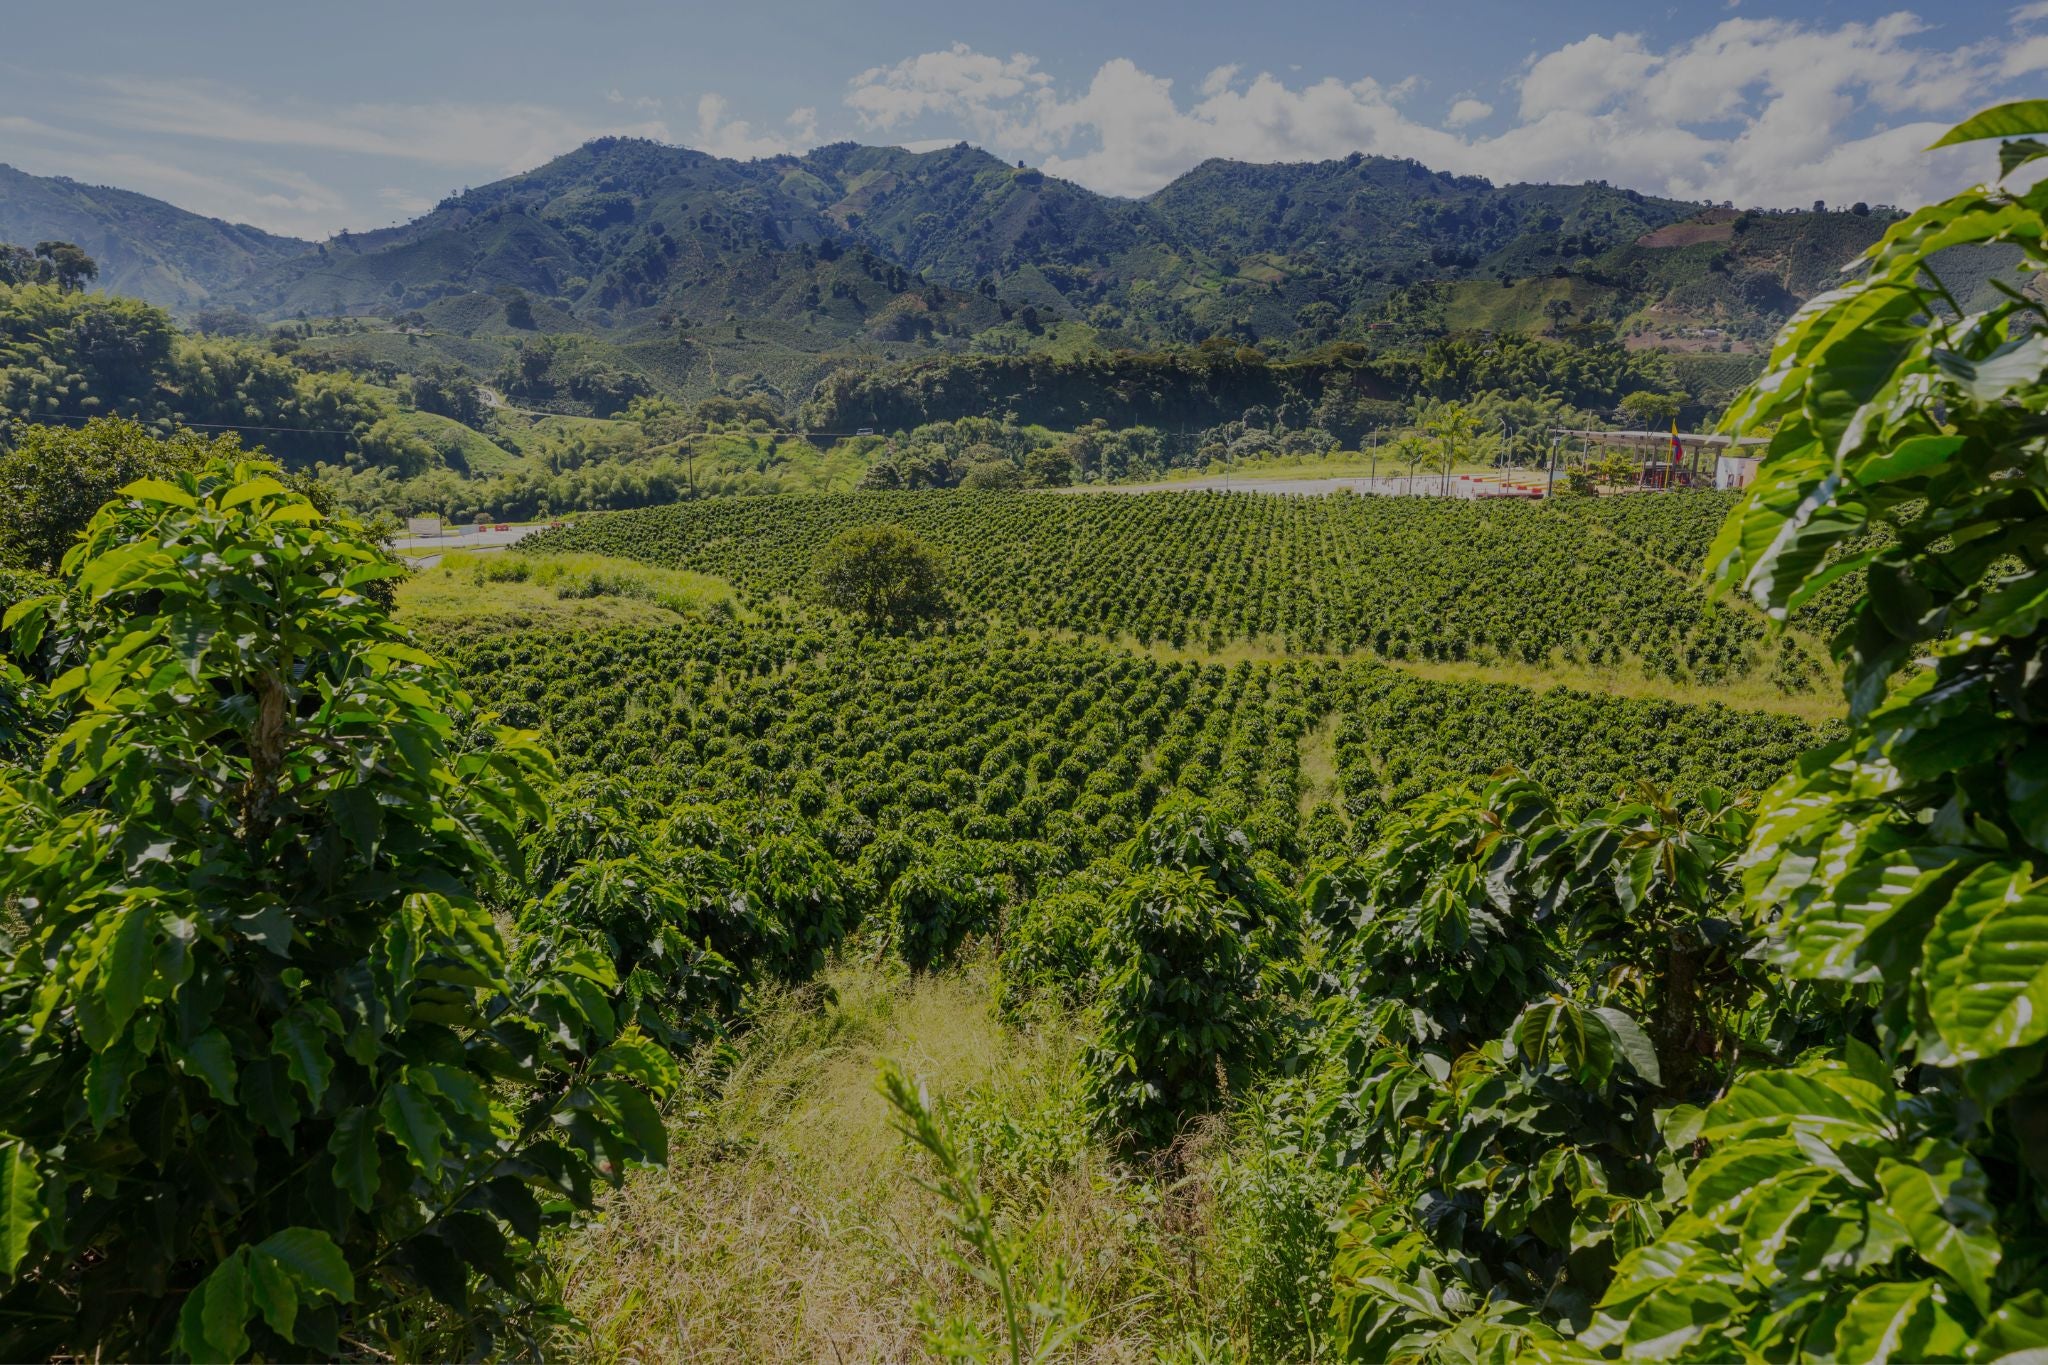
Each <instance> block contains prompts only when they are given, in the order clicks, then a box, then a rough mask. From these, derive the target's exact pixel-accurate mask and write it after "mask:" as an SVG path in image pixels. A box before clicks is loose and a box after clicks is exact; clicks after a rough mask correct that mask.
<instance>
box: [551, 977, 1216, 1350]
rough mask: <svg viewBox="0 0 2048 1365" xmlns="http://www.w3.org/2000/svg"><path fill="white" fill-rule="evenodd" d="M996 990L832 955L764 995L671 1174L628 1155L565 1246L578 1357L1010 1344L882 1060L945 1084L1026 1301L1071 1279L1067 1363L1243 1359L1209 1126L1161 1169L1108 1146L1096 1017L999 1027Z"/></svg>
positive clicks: (994, 1297) (688, 1124)
mask: <svg viewBox="0 0 2048 1365" xmlns="http://www.w3.org/2000/svg"><path fill="white" fill-rule="evenodd" d="M997 994H998V982H997V977H996V972H995V970H994V965H993V962H992V961H991V960H990V959H989V958H987V957H986V956H981V955H977V956H973V957H971V958H970V959H969V960H968V961H967V962H966V963H964V964H963V965H962V966H960V967H959V968H956V969H954V970H950V971H947V972H945V973H940V974H933V975H918V976H915V977H912V976H909V975H907V974H905V973H903V972H901V971H900V970H896V969H892V968H887V967H882V966H877V965H873V964H865V963H854V962H842V963H839V964H837V965H835V966H833V967H831V968H829V969H828V970H827V972H826V973H825V975H824V976H823V977H822V978H821V979H820V980H819V981H818V982H817V983H815V984H814V985H812V986H809V987H805V988H801V989H795V990H790V991H787V992H784V993H782V994H779V995H777V996H775V997H773V998H771V999H769V1000H767V1001H766V1002H764V1004H763V1006H762V1007H761V1009H760V1010H759V1012H758V1013H757V1015H756V1017H755V1018H754V1020H753V1022H752V1026H751V1028H750V1029H749V1030H748V1031H747V1032H746V1033H745V1034H744V1035H743V1037H742V1040H741V1042H740V1044H739V1045H738V1048H737V1050H736V1051H735V1052H732V1053H729V1054H727V1055H726V1056H725V1058H724V1062H725V1064H726V1065H725V1066H724V1069H722V1070H719V1071H716V1072H707V1073H706V1074H705V1075H704V1076H703V1077H702V1078H701V1079H700V1082H699V1085H698V1087H697V1090H696V1093H695V1094H694V1096H693V1097H692V1098H691V1099H689V1100H688V1101H686V1102H685V1103H683V1104H682V1105H681V1106H680V1107H679V1108H678V1110H677V1111H676V1112H675V1113H674V1115H673V1116H672V1136H671V1143H672V1149H671V1158H670V1164H669V1166H668V1168H667V1169H666V1170H660V1171H642V1172H636V1173H635V1175H634V1176H633V1178H632V1179H631V1180H629V1181H628V1182H627V1183H626V1186H625V1188H624V1189H623V1190H621V1191H620V1192H619V1194H618V1195H617V1196H615V1197H614V1198H613V1199H612V1200H611V1202H610V1203H609V1204H608V1205H607V1206H606V1208H605V1209H604V1212H603V1215H602V1217H601V1218H600V1219H599V1220H598V1221H597V1222H596V1223H595V1224H594V1225H593V1226H591V1227H589V1228H587V1229H584V1230H583V1231H581V1232H579V1233H577V1234H575V1235H574V1236H572V1237H569V1238H566V1239H564V1240H563V1241H562V1243H561V1244H560V1246H559V1249H558V1258H557V1263H558V1265H559V1267H560V1270H561V1273H562V1275H563V1277H564V1281H565V1283H566V1285H567V1291H568V1296H569V1303H570V1305H571V1307H572V1308H573V1309H574V1310H575V1311H576V1312H577V1313H578V1314H579V1315H580V1316H581V1317H582V1318H583V1319H584V1321H585V1322H586V1323H588V1324H589V1328H590V1332H591V1337H590V1340H589V1341H588V1342H587V1343H579V1347H578V1350H579V1354H581V1353H587V1354H590V1355H592V1356H594V1357H596V1358H598V1359H602V1360H627V1359H632V1360H690V1361H693V1362H696V1361H701V1362H740V1361H748V1362H753V1361H819V1360H824V1361H847V1362H853V1361H898V1360H927V1359H936V1358H945V1357H946V1356H947V1355H948V1354H950V1352H947V1351H944V1350H942V1349H941V1347H943V1346H944V1345H945V1344H947V1343H952V1345H953V1346H954V1348H955V1349H957V1350H960V1351H963V1352H968V1353H970V1354H971V1351H970V1349H969V1348H970V1347H971V1346H972V1343H974V1342H976V1341H981V1342H986V1343H988V1344H990V1345H991V1346H993V1347H994V1348H995V1350H996V1354H997V1358H1002V1357H1003V1356H1005V1355H1006V1354H1007V1351H1006V1349H1005V1347H1003V1346H1001V1345H998V1344H997V1343H1003V1342H1006V1341H1007V1329H1006V1325H1005V1311H1004V1299H1003V1296H1002V1294H1001V1293H1000V1292H999V1291H998V1290H997V1289H995V1288H993V1287H992V1286H991V1285H990V1284H989V1283H987V1282H986V1277H985V1276H982V1275H977V1273H976V1270H977V1268H981V1269H985V1268H986V1266H987V1264H988V1263H987V1262H986V1261H985V1260H982V1259H980V1257H979V1256H976V1255H970V1256H965V1257H963V1256H961V1255H958V1254H956V1253H957V1250H958V1246H959V1244H958V1241H957V1236H958V1226H957V1223H956V1222H955V1221H954V1217H955V1215H956V1214H957V1209H956V1207H955V1205H954V1204H952V1203H949V1202H948V1201H947V1199H945V1198H944V1197H942V1195H941V1194H940V1193H938V1192H936V1191H935V1190H934V1189H933V1187H932V1186H933V1184H935V1183H940V1182H937V1181H934V1175H935V1170H934V1167H933V1165H932V1160H933V1157H932V1154H931V1152H930V1151H929V1150H928V1149H927V1148H925V1147H921V1146H918V1145H916V1144H914V1143H912V1142H911V1141H909V1140H907V1139H906V1138H905V1137H904V1135H903V1134H902V1132H901V1131H899V1128H898V1122H899V1121H900V1120H901V1118H902V1115H901V1114H900V1113H899V1112H898V1111H897V1109H896V1108H895V1107H894V1106H892V1104H891V1103H890V1101H889V1099H888V1098H887V1097H886V1096H885V1095H884V1094H883V1093H881V1092H880V1091H879V1090H878V1089H877V1086H876V1076H877V1074H878V1068H879V1066H880V1065H881V1064H882V1063H883V1062H884V1061H887V1062H890V1063H893V1064H894V1065H895V1066H897V1067H898V1068H900V1071H901V1074H903V1075H904V1076H906V1077H909V1078H912V1083H913V1084H914V1085H920V1086H922V1087H923V1089H924V1091H925V1093H926V1094H928V1095H930V1096H934V1097H937V1096H943V1097H945V1100H946V1104H945V1127H944V1130H943V1131H944V1140H945V1142H946V1143H947V1144H948V1145H949V1151H950V1152H951V1153H952V1155H953V1158H954V1159H956V1160H957V1161H958V1162H960V1163H962V1165H961V1169H967V1168H971V1169H972V1171H973V1177H974V1182H975V1188H976V1190H977V1191H978V1197H980V1198H982V1199H985V1201H986V1207H987V1216H988V1220H989V1221H988V1224H987V1227H986V1229H985V1235H986V1236H989V1237H995V1238H999V1239H1000V1240H1001V1243H1002V1245H1003V1247H1004V1249H1005V1255H1006V1256H1009V1257H1012V1258H1014V1259H1013V1261H1011V1262H1010V1264H1013V1265H1015V1266H1016V1267H1017V1268H1018V1269H1019V1272H1020V1273H1021V1274H1022V1275H1023V1276H1025V1278H1026V1279H1027V1280H1028V1281H1029V1282H1030V1284H1031V1285H1033V1286H1035V1287H1036V1288H1035V1289H1034V1291H1033V1292H1034V1293H1040V1294H1043V1293H1044V1292H1046V1291H1044V1288H1043V1287H1044V1286H1046V1285H1056V1286H1057V1295H1058V1297H1059V1299H1060V1302H1061V1307H1060V1309H1059V1311H1060V1312H1061V1314H1062V1315H1063V1316H1065V1317H1066V1318H1068V1319H1069V1320H1070V1321H1072V1322H1073V1323H1074V1324H1076V1325H1077V1327H1076V1332H1077V1336H1078V1340H1077V1341H1076V1342H1075V1344H1073V1345H1072V1346H1071V1347H1069V1348H1068V1349H1067V1350H1065V1351H1064V1352H1062V1353H1061V1354H1060V1355H1059V1357H1058V1358H1060V1359H1062V1360H1076V1361H1101V1362H1111V1361H1116V1362H1122V1361H1151V1360H1154V1359H1155V1358H1159V1357H1160V1356H1161V1354H1162V1353H1165V1354H1166V1355H1167V1356H1168V1357H1170V1358H1176V1359H1180V1358H1188V1359H1194V1358H1202V1359H1212V1360H1220V1359H1230V1358H1232V1357H1231V1355H1230V1354H1229V1352H1228V1349H1227V1341H1228V1339H1229V1338H1230V1337H1231V1336H1233V1335H1236V1334H1237V1331H1238V1329H1236V1328H1234V1327H1233V1325H1232V1321H1231V1319H1232V1316H1233V1310H1232V1306H1231V1305H1230V1304H1229V1303H1227V1302H1225V1298H1226V1296H1225V1295H1224V1294H1222V1293H1221V1292H1220V1291H1221V1289H1222V1288H1223V1286H1222V1284H1221V1282H1220V1281H1217V1280H1216V1279H1215V1276H1214V1271H1213V1266H1214V1265H1215V1263H1216V1259H1217V1258H1216V1256H1215V1253H1214V1248H1213V1246H1212V1245H1211V1241H1212V1232H1211V1214H1212V1212H1213V1209H1214V1200H1213V1199H1212V1198H1211V1196H1210V1191H1209V1183H1210V1182H1209V1180H1208V1178H1207V1177H1206V1175H1204V1174H1203V1173H1202V1172H1203V1166H1202V1164H1201V1157H1200V1154H1201V1152H1202V1151H1203V1150H1205V1144H1204V1143H1203V1142H1199V1141H1198V1142H1195V1143H1194V1144H1192V1145H1191V1146H1190V1147H1189V1148H1188V1149H1187V1151H1186V1152H1184V1153H1183V1154H1182V1158H1183V1159H1180V1160H1176V1161H1175V1162H1173V1163H1172V1164H1170V1165H1161V1166H1159V1167H1152V1166H1144V1165H1133V1164H1128V1163H1126V1162H1123V1161H1121V1160H1119V1159H1117V1158H1116V1157H1115V1156H1114V1155H1113V1154H1112V1153H1111V1152H1110V1151H1109V1150H1108V1149H1107V1148H1106V1147H1105V1146H1104V1145H1103V1143H1102V1142H1101V1140H1100V1139H1099V1138H1098V1137H1097V1136H1096V1134H1095V1133H1094V1132H1093V1131H1092V1130H1091V1129H1090V1127H1089V1123H1088V1118H1087V1114H1086V1110H1085V1108H1084V1106H1083V1102H1082V1091H1081V1084H1080V1052H1081V1028H1082V1024H1081V1021H1080V1020H1078V1019H1077V1018H1075V1017H1074V1016H1071V1015H1068V1014H1064V1013H1060V1012H1048V1013H1045V1014H1042V1015H1040V1016H1039V1017H1037V1018H1036V1019H1035V1020H1034V1021H1033V1022H1032V1023H1030V1024H1029V1025H1028V1026H1019V1025H1016V1024H1013V1023H1010V1022H1006V1021H1005V1020H1004V1019H1003V1018H1002V1016H1001V1015H1000V1014H999V1013H998V1011H997V1009H996V1004H995V1002H996V997H997ZM1209 1145H1213V1144H1209ZM1219 1154H1220V1153H1219ZM1026 1297H1030V1295H1027V1296H1026ZM1011 1307H1012V1309H1013V1310H1014V1309H1015V1307H1016V1301H1015V1300H1014V1297H1013V1301H1012V1303H1011ZM1236 1316H1237V1317H1239V1318H1241V1317H1242V1314H1241V1312H1240V1313H1237V1314H1236ZM1217 1342H1225V1343H1226V1346H1225V1348H1224V1351H1223V1353H1222V1354H1218V1353H1217V1348H1216V1343H1217ZM1238 1358H1240V1359H1243V1358H1249V1357H1244V1356H1239V1357H1238Z"/></svg>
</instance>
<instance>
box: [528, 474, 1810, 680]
mask: <svg viewBox="0 0 2048 1365" xmlns="http://www.w3.org/2000/svg"><path fill="white" fill-rule="evenodd" d="M1730 506H1732V503H1731V501H1730V498H1729V495H1725V494H1717V493H1687V494H1672V495H1669V496H1657V497H1651V496H1642V497H1625V498H1609V499H1600V500H1595V499H1574V500H1568V501H1560V502H1558V503H1556V504H1541V505H1535V504H1524V503H1520V502H1507V501H1494V502H1484V503H1481V502H1460V501H1454V500H1436V499H1430V500H1421V499H1412V498H1361V497H1355V496H1348V495H1339V496H1333V497H1328V498H1293V497H1272V496H1265V495H1258V496H1253V495H1250V494H1231V493H1154V494H1139V495H1122V494H1117V495H1107V494H1104V495H1093V494H1091V495H1081V496H1077V495H1061V494H1037V493H1021V494H1020V493H976V494H954V493H863V494H849V495H843V496H835V497H816V498H777V499H773V500H748V499H716V500H710V501H705V502H697V503H686V504H682V505H679V506H675V507H664V508H652V509H645V510H641V511H634V512H623V513H617V514H612V515H605V516H593V517H587V518H583V519H581V520H580V521H579V522H578V523H577V524H576V525H575V526H573V527H569V528H564V529H561V530H556V531H551V532H546V533H543V534H541V535H538V536H535V537H533V538H532V539H530V540H529V541H527V542H525V544H524V548H526V549H528V550H530V551H533V552H540V553H545V552H546V551H548V550H549V549H554V548H561V549H575V550H588V551H598V552H601V553H605V554H612V555H624V556H632V557H637V558H641V559H647V560H650V561H653V562H657V563H662V564H672V565H681V566H685V567H688V568H691V569H698V570H702V571H704V572H708V573H713V574H717V575H720V576H722V577H726V578H729V579H731V580H732V581H733V582H734V583H735V584H736V585H737V586H739V587H740V588H741V589H742V590H743V591H745V592H747V593H749V594H751V595H753V596H754V597H756V598H757V599H760V598H768V597H773V596H776V595H779V594H799V593H801V592H803V591H804V590H805V588H806V586H807V582H808V574H809V572H810V567H811V563H812V559H813V556H814V555H815V554H816V553H817V551H818V550H819V549H821V548H822V547H823V546H824V545H826V544H827V543H828V542H829V541H830V540H831V539H832V537H833V536H835V535H837V534H839V533H840V532H842V531H844V530H846V529H847V528H849V527H854V526H864V525H871V524H877V523H894V524H899V525H901V526H903V527H905V528H907V529H908V530H910V531H911V532H913V533H914V534H916V535H917V536H919V537H920V538H922V539H923V540H925V541H927V542H928V543H930V544H932V545H933V546H936V547H937V548H939V549H940V550H941V551H943V552H945V554H946V555H947V558H948V575H949V581H950V583H951V585H952V587H953V590H954V592H955V594H956V596H957V597H958V599H959V600H960V602H961V603H962V605H964V606H965V607H966V608H968V609H970V610H972V611H976V612H987V613H991V614H994V615H996V616H999V617H1001V618H1002V619H1004V620H1006V621H1008V622H1010V623H1012V624H1016V625H1020V626H1026V627H1034V626H1036V627H1053V628H1059V629H1066V630H1075V631H1085V632H1091V633H1101V634H1110V635H1123V636H1130V637H1134V638H1136V639H1137V640H1139V641H1140V642H1143V643H1151V642H1154V641H1157V642H1162V643H1166V644H1170V645H1174V646H1188V645H1203V644H1206V645H1210V646H1220V645H1222V644H1223V643H1224V642H1226V641H1230V640H1239V639H1247V638H1253V639H1260V640H1266V641H1271V642H1274V643H1277V644H1279V645H1281V646H1284V647H1285V648H1287V649H1290V650H1295V651H1306V652H1333V653H1349V652H1367V653H1371V654H1376V655H1380V656H1382V657H1386V658H1392V659H1425V660H1467V659H1470V660H1479V661H1489V660H1494V661H1510V662H1518V663H1525V664H1542V663H1547V662H1552V661H1563V662H1567V663H1574V664H1581V665H1592V666H1614V667H1621V666H1626V667H1629V668H1632V669H1640V670H1641V671H1642V672H1643V673H1644V674H1647V675H1649V676H1653V677H1659V678H1666V679H1674V680H1675V679H1691V680H1693V681H1697V682H1702V683H1715V682H1720V681H1723V680H1726V679H1729V678H1735V677H1742V676H1747V675H1749V674H1751V673H1754V672H1757V671H1759V670H1760V669H1762V668H1765V667H1766V666H1767V663H1766V656H1767V655H1768V656H1771V657H1772V658H1773V659H1775V657H1776V656H1777V655H1779V654H1783V653H1786V652H1794V653H1798V654H1799V655H1800V656H1801V660H1802V662H1799V663H1797V664H1795V666H1793V667H1791V668H1789V669H1781V670H1778V676H1780V677H1782V678H1784V679H1786V680H1787V686H1789V687H1793V688H1804V687H1806V686H1808V685H1809V684H1810V683H1811V681H1812V680H1813V679H1814V678H1815V677H1816V676H1817V673H1816V670H1815V669H1814V668H1813V667H1812V665H1811V663H1810V661H1807V660H1806V655H1805V651H1804V647H1803V646H1801V645H1800V644H1799V643H1798V642H1797V640H1796V639H1793V638H1787V639H1786V640H1784V641H1781V642H1779V643H1778V644H1776V645H1773V646H1769V647H1767V646H1766V642H1765V637H1764V629H1763V623H1762V620H1761V618H1760V617H1759V616H1758V615H1757V614H1756V613H1755V612H1754V611H1753V610H1751V609H1749V608H1748V607H1746V606H1743V605H1731V604H1724V603H1717V602H1716V601H1715V600H1714V599H1713V598H1712V597H1711V596H1710V595H1709V594H1708V593H1706V592H1705V591H1704V590H1703V589H1702V587H1701V586H1700V584H1699V582H1698V578H1697V575H1698V569H1699V566H1700V563H1701V560H1702V557H1703V555H1704V553H1705V550H1706V546H1707V543H1708V541H1709V540H1710V539H1711V537H1712V535H1713V531H1714V528H1715V526H1717V525H1718V524H1719V522H1720V521H1721V520H1722V519H1723V518H1724V517H1725V516H1726V515H1727V512H1728V510H1729V508H1730Z"/></svg>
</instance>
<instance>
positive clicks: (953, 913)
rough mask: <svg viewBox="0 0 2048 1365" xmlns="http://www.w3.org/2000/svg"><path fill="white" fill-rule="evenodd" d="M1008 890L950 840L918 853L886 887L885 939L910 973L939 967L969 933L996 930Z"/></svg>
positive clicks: (922, 844) (925, 845)
mask: <svg viewBox="0 0 2048 1365" xmlns="http://www.w3.org/2000/svg"><path fill="white" fill-rule="evenodd" d="M1006 897H1007V888H1006V887H1005V886H1004V885H1003V884H1002V882H1001V880H1000V879H998V878H997V877H995V876H993V875H991V872H990V870H989V869H987V868H985V867H983V866H982V865H981V862H980V860H979V859H977V858H976V857H975V856H974V854H973V852H972V851H971V850H969V849H968V848H966V847H964V846H962V845H961V844H960V843H959V842H957V841H955V840H951V839H946V840H941V841H937V842H935V843H927V842H925V841H923V840H920V841H919V847H918V848H917V849H916V850H915V852H914V853H913V854H912V856H911V857H910V859H909V861H908V863H907V864H906V865H905V866H904V867H903V868H902V869H901V870H900V871H898V872H897V874H896V876H895V878H894V880H893V881H891V882H890V884H889V890H888V895H887V897H886V898H885V900H884V910H885V912H886V915H887V918H888V925H889V931H890V937H891V939H892V941H893V943H894V945H895V948H896V951H897V953H898V954H899V955H900V956H901V957H902V958H903V960H904V961H905V962H906V963H908V964H909V965H910V966H911V967H913V968H919V969H922V968H927V967H934V966H938V965H940V964H942V963H944V962H946V961H947V960H948V959H949V958H951V957H952V955H953V953H954V952H955V951H956V950H957V949H958V948H959V947H960V944H961V942H962V941H963V940H964V939H965V938H966V937H967V935H968V934H970V933H976V932H987V931H988V930H991V929H993V928H994V927H995V924H996V917H997V915H998V914H1000V912H1001V910H1002V907H1003V902H1004V900H1005V899H1006Z"/></svg>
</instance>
